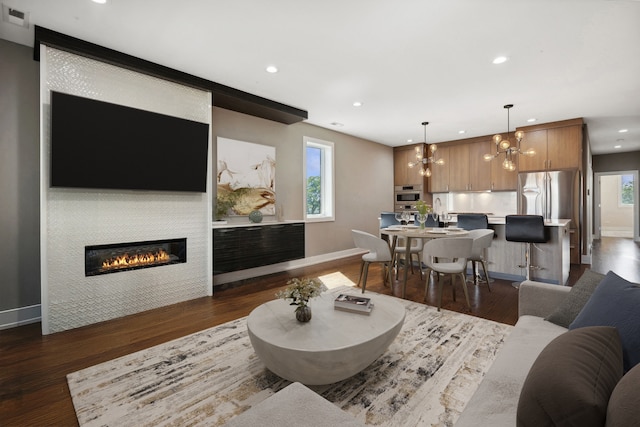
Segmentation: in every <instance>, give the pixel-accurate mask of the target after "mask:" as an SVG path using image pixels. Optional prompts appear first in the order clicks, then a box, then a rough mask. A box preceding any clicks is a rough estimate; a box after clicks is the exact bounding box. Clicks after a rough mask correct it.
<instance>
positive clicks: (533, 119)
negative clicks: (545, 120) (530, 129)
mask: <svg viewBox="0 0 640 427" xmlns="http://www.w3.org/2000/svg"><path fill="white" fill-rule="evenodd" d="M535 121H536V119H535V118H533V117H532V118H530V119H527V122H529V123H533V122H535Z"/></svg>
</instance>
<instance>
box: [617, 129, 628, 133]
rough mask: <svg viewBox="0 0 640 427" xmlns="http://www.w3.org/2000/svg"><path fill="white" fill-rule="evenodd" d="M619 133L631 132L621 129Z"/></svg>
mask: <svg viewBox="0 0 640 427" xmlns="http://www.w3.org/2000/svg"><path fill="white" fill-rule="evenodd" d="M618 132H619V133H625V132H629V129H620V130H619V131H618Z"/></svg>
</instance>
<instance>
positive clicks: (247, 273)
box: [213, 248, 366, 288]
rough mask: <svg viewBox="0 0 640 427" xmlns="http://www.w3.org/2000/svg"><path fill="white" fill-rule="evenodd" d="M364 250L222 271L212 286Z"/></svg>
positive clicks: (332, 253) (313, 263)
mask: <svg viewBox="0 0 640 427" xmlns="http://www.w3.org/2000/svg"><path fill="white" fill-rule="evenodd" d="M365 252H366V251H363V250H362V249H358V248H353V249H347V250H344V251H338V252H331V253H328V254H322V255H316V256H312V257H307V258H302V259H296V260H293V261H287V262H281V263H278V264H271V265H265V266H263V267H256V268H249V269H246V270H240V271H232V272H230V273H222V274H217V275H215V276H213V286H214V288H215V286H217V285H222V284H224V283H229V282H235V281H237V280H244V279H250V278H252V277H258V276H265V275H267V274H273V273H278V272H280V271H287V270H293V269H295V268H300V267H308V266H310V265H315V264H320V263H323V262H327V261H334V260H336V259H341V258H347V257H350V256H353V255H358V254H363V253H365Z"/></svg>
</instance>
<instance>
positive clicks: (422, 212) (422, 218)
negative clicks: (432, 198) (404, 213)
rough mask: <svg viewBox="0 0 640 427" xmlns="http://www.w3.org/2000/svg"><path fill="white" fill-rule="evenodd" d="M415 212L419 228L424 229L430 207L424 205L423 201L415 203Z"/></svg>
mask: <svg viewBox="0 0 640 427" xmlns="http://www.w3.org/2000/svg"><path fill="white" fill-rule="evenodd" d="M416 210H417V211H418V215H417V216H418V222H419V223H420V228H424V223H425V222H427V215H429V213H431V205H428V204H426V203H425V202H424V201H423V200H418V201H417V202H416Z"/></svg>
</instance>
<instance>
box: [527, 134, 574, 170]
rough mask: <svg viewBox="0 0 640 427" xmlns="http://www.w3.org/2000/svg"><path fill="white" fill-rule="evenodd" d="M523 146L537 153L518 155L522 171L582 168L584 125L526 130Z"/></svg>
mask: <svg viewBox="0 0 640 427" xmlns="http://www.w3.org/2000/svg"><path fill="white" fill-rule="evenodd" d="M521 146H522V149H523V150H527V149H530V148H533V149H534V150H536V155H535V156H533V157H529V156H518V157H519V171H520V172H529V171H541V170H557V169H572V168H578V169H581V164H582V125H581V124H577V125H570V126H562V127H553V128H548V129H537V130H532V131H525V134H524V138H523V139H522V143H521Z"/></svg>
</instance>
